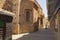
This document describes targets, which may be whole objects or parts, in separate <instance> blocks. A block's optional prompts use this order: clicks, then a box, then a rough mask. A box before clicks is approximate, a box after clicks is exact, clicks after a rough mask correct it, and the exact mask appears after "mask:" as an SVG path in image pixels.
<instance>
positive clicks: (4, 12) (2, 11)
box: [0, 9, 15, 17]
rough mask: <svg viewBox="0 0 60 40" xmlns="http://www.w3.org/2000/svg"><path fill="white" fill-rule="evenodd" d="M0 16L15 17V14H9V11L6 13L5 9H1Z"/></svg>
mask: <svg viewBox="0 0 60 40" xmlns="http://www.w3.org/2000/svg"><path fill="white" fill-rule="evenodd" d="M0 14H4V15H8V16H12V17H13V16H15V14H14V13H12V12H9V11H6V10H4V9H0Z"/></svg>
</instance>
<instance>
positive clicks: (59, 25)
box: [48, 0, 60, 40]
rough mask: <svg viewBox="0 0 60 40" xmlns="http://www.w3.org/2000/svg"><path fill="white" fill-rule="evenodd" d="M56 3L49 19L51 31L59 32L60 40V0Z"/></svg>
mask: <svg viewBox="0 0 60 40" xmlns="http://www.w3.org/2000/svg"><path fill="white" fill-rule="evenodd" d="M54 1H55V0H54ZM54 4H55V6H54V9H53V11H52V13H50V14H52V15H51V16H50V19H49V21H50V29H51V31H56V32H57V35H58V40H60V0H57V1H56V2H55V3H54ZM50 6H52V5H50ZM48 11H51V10H49V9H48Z"/></svg>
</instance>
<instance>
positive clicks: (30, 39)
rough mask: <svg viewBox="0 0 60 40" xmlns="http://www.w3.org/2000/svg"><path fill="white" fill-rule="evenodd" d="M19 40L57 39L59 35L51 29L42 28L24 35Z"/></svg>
mask: <svg viewBox="0 0 60 40" xmlns="http://www.w3.org/2000/svg"><path fill="white" fill-rule="evenodd" d="M17 40H57V36H56V34H55V32H51V31H50V30H49V29H42V30H40V31H37V32H34V33H31V34H29V35H24V36H23V37H21V38H19V39H17Z"/></svg>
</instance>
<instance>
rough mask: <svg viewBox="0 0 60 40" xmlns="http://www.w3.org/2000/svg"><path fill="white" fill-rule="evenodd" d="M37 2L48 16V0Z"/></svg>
mask: <svg viewBox="0 0 60 40" xmlns="http://www.w3.org/2000/svg"><path fill="white" fill-rule="evenodd" d="M37 2H38V3H39V4H40V6H41V8H42V9H43V13H44V15H45V17H47V6H46V0H37Z"/></svg>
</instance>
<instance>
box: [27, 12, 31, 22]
mask: <svg viewBox="0 0 60 40" xmlns="http://www.w3.org/2000/svg"><path fill="white" fill-rule="evenodd" d="M26 21H27V22H30V12H29V11H27V12H26Z"/></svg>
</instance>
